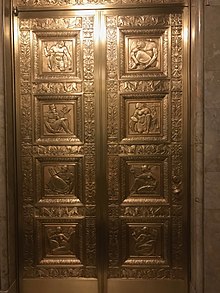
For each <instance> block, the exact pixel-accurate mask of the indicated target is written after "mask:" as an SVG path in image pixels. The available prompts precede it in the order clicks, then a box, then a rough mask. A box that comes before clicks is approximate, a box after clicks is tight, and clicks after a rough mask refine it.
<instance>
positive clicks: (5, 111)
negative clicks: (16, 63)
mask: <svg viewBox="0 0 220 293" xmlns="http://www.w3.org/2000/svg"><path fill="white" fill-rule="evenodd" d="M1 5H2V7H0V9H1V8H2V11H0V13H1V18H0V21H1V24H2V26H1V27H3V28H4V32H2V33H1V35H0V39H1V48H0V53H1V52H2V54H1V56H0V58H2V60H1V59H0V61H2V62H0V63H2V67H1V68H0V70H1V71H2V72H1V73H2V75H0V83H2V85H3V93H2V95H1V108H0V109H1V110H0V112H1V113H0V114H1V115H0V117H1V119H0V121H1V126H2V127H1V128H0V138H1V142H2V143H1V145H2V146H5V148H4V147H2V148H1V156H0V158H1V159H0V163H1V166H2V169H1V170H2V172H0V181H1V182H2V188H1V189H2V191H1V193H2V195H1V197H0V205H1V207H2V210H3V215H4V219H2V218H0V230H1V231H3V232H4V235H5V237H4V241H0V248H1V251H3V250H4V251H6V254H5V255H4V256H3V254H2V252H0V258H1V267H0V273H1V274H0V275H1V282H0V292H1V290H3V291H7V290H9V288H10V290H9V291H7V292H17V291H16V288H15V287H16V279H17V274H16V265H15V264H16V259H17V256H16V252H17V251H16V250H17V243H16V238H17V235H16V230H17V224H16V212H15V211H16V199H15V193H16V188H15V186H16V176H15V168H14V167H13V166H15V149H16V146H15V140H14V133H13V132H12V131H11V130H12V129H13V128H14V121H13V115H12V113H14V105H13V95H14V87H13V74H14V72H13V70H12V68H13V58H12V57H13V55H12V46H13V39H12V14H13V8H12V0H3V1H2V4H1ZM190 12H191V24H190V28H189V34H190V37H189V38H190V39H191V72H192V73H191V76H190V81H191V97H192V99H191V134H190V141H191V162H192V165H191V223H190V225H191V233H190V234H191V240H190V243H191V270H190V271H191V275H190V293H202V292H203V290H204V289H203V287H204V285H203V284H204V260H203V258H204V224H203V218H204V186H203V184H204V183H203V182H204V180H203V179H204V164H203V154H204V151H203V150H204V139H203V138H204V130H203V123H204V114H203V108H204V82H203V81H204V66H203V57H204V49H203V48H204V45H203V44H204V41H203V39H204V37H203V26H204V3H203V1H202V0H199V1H197V0H191V1H190ZM14 13H16V10H15V11H14ZM4 190H5V191H4ZM12 243H13V244H12ZM5 270H6V271H7V272H8V274H7V275H6V274H5V275H4V274H3V273H2V272H4V271H5ZM17 271H18V270H17Z"/></svg>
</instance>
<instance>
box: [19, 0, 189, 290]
mask: <svg viewBox="0 0 220 293" xmlns="http://www.w3.org/2000/svg"><path fill="white" fill-rule="evenodd" d="M44 2H45V3H44ZM61 2H62V1H61ZM61 2H59V1H58V2H57V4H56V5H57V6H59V5H60V4H59V3H61ZM39 3H41V4H42V3H43V4H42V6H43V5H45V9H41V10H40V11H38V10H39V9H38V8H39V5H40V4H39ZM65 3H66V2H65ZM68 3H69V2H68ZM18 4H20V6H19V8H20V10H21V11H20V12H19V14H18V16H17V17H16V18H15V20H14V24H15V25H14V27H15V30H14V40H15V76H16V77H15V81H16V101H15V102H16V133H17V158H18V160H17V162H18V164H17V169H18V216H19V224H18V232H19V274H20V292H21V293H30V292H31V293H37V292H47V293H52V292H53V293H60V292H62V293H70V292H76V291H77V292H80V293H87V292H91V293H107V292H108V293H113V292H114V293H125V292H126V293H130V292H133V291H134V290H136V291H137V292H138V293H142V292H143V293H144V292H148V291H149V292H152V293H158V292H162V291H163V292H165V293H166V292H167V293H168V292H169V293H176V292H177V291H178V292H179V293H187V292H188V271H189V269H188V264H189V255H188V247H187V246H188V240H189V239H188V219H187V218H188V215H189V211H188V207H187V204H188V196H189V195H188V189H187V188H188V187H187V186H188V182H187V181H188V180H187V170H188V168H187V145H188V140H187V135H188V134H187V124H188V122H187V107H188V104H187V100H188V75H187V74H188V70H189V61H188V44H187V27H188V17H187V13H186V12H185V10H186V9H184V8H183V7H180V8H178V7H177V8H175V7H174V8H170V7H169V8H166V7H162V8H139V9H137V8H138V7H137V8H135V9H134V8H132V7H131V9H126V8H125V7H123V5H122V6H121V7H119V8H117V7H107V8H115V9H100V7H98V8H96V9H93V10H92V9H88V10H85V9H84V10H83V9H81V10H77V9H76V10H73V9H72V10H71V9H68V10H65V9H63V10H62V9H61V8H62V7H61V8H60V7H58V8H57V6H56V5H55V4H54V3H53V1H32V2H29V1H18ZM81 4H82V5H81V6H83V3H81ZM133 4H134V3H133ZM28 5H30V7H29V8H30V9H29V10H30V11H29V10H28ZM50 5H51V6H50ZM65 5H67V6H68V5H69V4H67V3H66V4H65ZM65 5H63V7H64V8H65ZM72 5H73V4H72ZM53 6H56V7H55V8H54V11H52V9H51V7H52V8H53ZM137 6H138V5H137ZM32 8H34V9H33V10H31V9H32ZM41 8H42V7H41ZM105 8H106V7H105ZM22 9H23V10H22Z"/></svg>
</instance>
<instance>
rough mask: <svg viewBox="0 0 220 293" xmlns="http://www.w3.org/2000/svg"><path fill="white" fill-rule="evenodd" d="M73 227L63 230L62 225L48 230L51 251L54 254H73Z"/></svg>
mask: <svg viewBox="0 0 220 293" xmlns="http://www.w3.org/2000/svg"><path fill="white" fill-rule="evenodd" d="M73 232H74V231H73V228H71V227H70V228H69V229H68V231H65V232H63V230H62V227H60V226H59V227H56V229H55V230H54V229H49V230H48V240H49V251H50V253H51V254H53V255H63V254H64V255H65V254H73V251H72V242H73Z"/></svg>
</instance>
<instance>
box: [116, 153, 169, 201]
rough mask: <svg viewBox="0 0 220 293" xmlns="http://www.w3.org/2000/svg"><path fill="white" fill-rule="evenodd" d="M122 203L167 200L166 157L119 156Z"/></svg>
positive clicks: (167, 176)
mask: <svg viewBox="0 0 220 293" xmlns="http://www.w3.org/2000/svg"><path fill="white" fill-rule="evenodd" d="M121 169H122V170H121V171H122V172H121V174H122V175H121V194H122V203H129V204H130V203H131V204H135V203H136V204H145V203H147V202H149V203H151V202H152V203H166V202H167V201H168V178H169V175H168V158H161V157H151V158H149V157H146V156H143V157H136V156H131V157H126V158H125V157H123V158H121Z"/></svg>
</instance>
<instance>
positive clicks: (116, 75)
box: [103, 9, 189, 293]
mask: <svg viewBox="0 0 220 293" xmlns="http://www.w3.org/2000/svg"><path fill="white" fill-rule="evenodd" d="M103 18H104V22H105V27H106V45H105V51H106V58H105V59H106V65H105V66H106V74H105V79H106V87H105V95H106V101H107V110H106V113H107V145H108V148H107V158H108V160H107V172H106V174H107V184H108V197H107V201H108V219H109V226H108V227H109V228H108V239H109V242H108V256H109V267H108V278H110V279H111V282H110V283H109V282H108V289H109V292H127V289H128V288H129V285H128V284H129V282H127V283H126V282H119V281H117V280H120V279H135V280H138V279H139V280H140V281H139V282H137V281H136V282H135V284H136V285H135V287H136V288H138V289H137V290H138V292H145V290H146V288H147V287H148V285H146V284H150V282H151V281H150V280H158V284H160V281H159V280H161V279H163V280H169V282H167V283H166V282H165V283H166V284H165V283H164V286H163V291H164V292H174V291H175V290H176V291H175V292H177V291H178V292H187V282H188V276H187V261H186V260H187V259H189V257H188V254H187V243H186V241H185V239H186V235H187V229H188V226H187V224H186V223H187V220H186V219H187V214H186V213H185V211H186V208H187V189H186V184H187V179H186V178H187V177H186V175H185V174H186V171H187V167H186V164H185V162H186V161H187V149H186V148H185V146H186V145H187V134H186V132H185V130H186V125H187V118H186V113H187V107H186V103H185V101H186V100H187V75H186V72H187V54H186V51H185V49H184V48H185V47H184V40H183V36H184V34H183V31H184V30H185V17H184V14H183V11H182V9H180V10H176V11H170V10H149V9H146V10H144V9H142V10H135V11H133V10H123V11H122V10H118V11H106V12H103ZM103 79H104V78H103ZM114 279H115V282H117V286H116V287H115V285H114ZM142 279H144V280H148V281H149V283H148V282H141V280H142ZM172 280H175V282H174V283H172ZM177 280H179V283H178V282H177ZM167 284H170V285H167ZM173 284H175V285H173ZM178 284H179V285H178ZM149 286H150V288H151V289H150V291H151V292H155V293H156V292H158V290H159V289H158V287H157V286H156V285H155V286H152V287H151V285H149ZM112 288H114V289H112ZM177 288H178V289H177ZM133 289H134V288H133ZM129 290H130V289H129ZM173 290H174V291H173Z"/></svg>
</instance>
